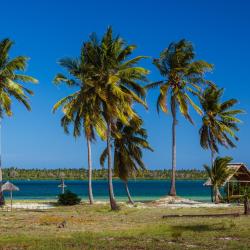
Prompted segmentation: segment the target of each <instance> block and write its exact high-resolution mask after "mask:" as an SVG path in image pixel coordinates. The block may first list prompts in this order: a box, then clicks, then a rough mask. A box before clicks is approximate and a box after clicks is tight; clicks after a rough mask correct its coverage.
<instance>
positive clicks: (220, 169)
mask: <svg viewBox="0 0 250 250" xmlns="http://www.w3.org/2000/svg"><path fill="white" fill-rule="evenodd" d="M231 161H232V158H231V157H217V158H216V159H215V160H214V162H213V164H212V166H211V167H209V166H208V165H204V168H205V170H206V172H207V174H208V177H209V179H210V182H211V183H210V184H211V186H212V190H213V192H212V196H213V197H214V199H213V200H214V201H215V202H216V203H219V202H220V200H221V198H222V196H221V194H220V188H221V187H222V186H223V184H224V183H225V181H226V180H227V178H228V177H229V176H230V175H231V174H232V170H231V169H230V168H228V164H229V163H230V162H231Z"/></svg>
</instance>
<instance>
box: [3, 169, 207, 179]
mask: <svg viewBox="0 0 250 250" xmlns="http://www.w3.org/2000/svg"><path fill="white" fill-rule="evenodd" d="M107 175H108V173H107V170H106V169H94V170H93V179H94V180H103V179H107ZM170 177H171V170H170V169H162V170H159V169H158V170H142V171H139V172H138V173H137V174H136V175H134V176H131V179H133V178H136V179H145V180H162V179H170ZM61 178H64V179H65V180H87V179H88V171H87V170H86V169H84V168H78V169H77V168H57V169H24V168H15V167H10V168H4V169H3V179H4V180H15V179H16V180H27V179H29V180H55V179H61ZM114 178H118V176H116V175H115V176H114ZM176 178H177V179H181V180H196V179H197V180H200V179H206V178H207V175H206V172H205V171H203V170H198V169H181V170H177V171H176Z"/></svg>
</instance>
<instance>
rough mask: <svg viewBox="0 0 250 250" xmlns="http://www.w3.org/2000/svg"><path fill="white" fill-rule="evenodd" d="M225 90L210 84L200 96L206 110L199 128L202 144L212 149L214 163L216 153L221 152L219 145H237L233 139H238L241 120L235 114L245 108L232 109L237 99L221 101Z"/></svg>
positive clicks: (240, 112)
mask: <svg viewBox="0 0 250 250" xmlns="http://www.w3.org/2000/svg"><path fill="white" fill-rule="evenodd" d="M223 92H224V89H217V88H216V87H214V86H210V87H208V88H206V89H205V90H204V92H203V94H202V95H201V96H200V103H201V107H202V109H203V112H204V115H203V117H202V126H201V128H200V130H199V133H200V145H201V146H202V148H204V149H210V150H211V156H212V157H211V162H212V163H213V161H214V156H215V154H216V153H218V152H219V148H218V146H219V145H222V146H224V147H226V148H229V147H236V145H235V143H234V142H233V141H232V139H235V140H238V137H237V136H236V134H235V133H236V132H237V131H238V130H239V128H238V126H237V123H239V122H241V121H240V120H239V119H238V118H236V117H235V116H236V115H238V114H242V113H243V110H239V109H232V108H233V106H234V105H235V104H237V103H238V101H237V100H236V99H229V100H227V101H225V102H221V98H222V95H223ZM231 138H232V139H231Z"/></svg>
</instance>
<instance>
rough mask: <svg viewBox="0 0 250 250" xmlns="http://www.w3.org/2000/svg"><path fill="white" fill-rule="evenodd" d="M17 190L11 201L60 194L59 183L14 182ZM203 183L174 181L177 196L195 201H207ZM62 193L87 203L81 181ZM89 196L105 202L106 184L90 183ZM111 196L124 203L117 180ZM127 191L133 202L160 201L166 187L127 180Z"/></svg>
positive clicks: (156, 182) (167, 184)
mask: <svg viewBox="0 0 250 250" xmlns="http://www.w3.org/2000/svg"><path fill="white" fill-rule="evenodd" d="M11 182H12V183H13V184H15V185H16V186H18V187H19V188H20V191H16V192H14V193H13V199H15V200H25V199H29V200H41V199H42V200H52V199H57V197H58V195H59V194H60V193H61V189H60V188H59V187H58V185H59V184H60V180H35V181H33V180H31V181H28V180H15V181H11ZM203 183H204V181H203V180H177V181H176V189H177V195H179V196H182V197H185V198H190V199H193V200H197V201H209V200H210V189H209V188H208V187H204V186H203ZM65 184H66V185H67V188H66V189H69V190H70V191H72V192H74V193H77V194H78V195H79V196H80V197H81V198H82V199H83V200H87V199H88V182H87V181H82V180H68V181H67V180H66V181H65ZM92 185H93V193H94V198H95V200H107V199H108V189H107V185H108V184H107V181H106V180H95V181H93V184H92ZM113 185H114V192H115V197H116V199H117V200H120V201H123V200H126V199H127V197H126V191H125V188H124V184H123V183H122V182H121V181H120V180H114V181H113ZM128 185H129V189H130V193H131V196H132V197H133V199H134V200H135V201H148V200H154V199H159V198H161V197H164V196H165V195H166V194H167V193H168V191H169V187H170V181H169V180H130V181H129V184H128ZM5 197H6V198H7V199H8V198H9V192H8V191H5Z"/></svg>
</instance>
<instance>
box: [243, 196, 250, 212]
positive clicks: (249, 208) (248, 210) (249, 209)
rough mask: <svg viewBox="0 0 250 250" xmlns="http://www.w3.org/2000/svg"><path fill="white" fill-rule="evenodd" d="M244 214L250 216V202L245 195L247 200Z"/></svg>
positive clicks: (245, 200)
mask: <svg viewBox="0 0 250 250" xmlns="http://www.w3.org/2000/svg"><path fill="white" fill-rule="evenodd" d="M244 214H245V215H250V205H249V200H248V197H247V195H245V198H244Z"/></svg>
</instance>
